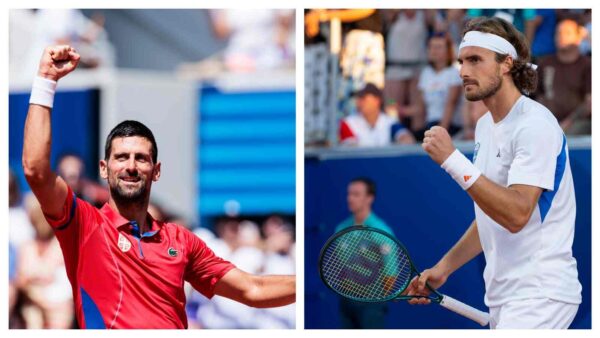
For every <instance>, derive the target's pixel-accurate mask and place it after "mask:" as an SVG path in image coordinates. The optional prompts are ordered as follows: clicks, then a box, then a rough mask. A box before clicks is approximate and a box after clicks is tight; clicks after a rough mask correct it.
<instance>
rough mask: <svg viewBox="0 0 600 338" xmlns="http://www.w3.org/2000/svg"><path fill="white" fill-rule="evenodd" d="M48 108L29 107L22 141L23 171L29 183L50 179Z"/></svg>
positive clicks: (33, 105) (50, 134)
mask: <svg viewBox="0 0 600 338" xmlns="http://www.w3.org/2000/svg"><path fill="white" fill-rule="evenodd" d="M50 111H51V109H50V108H49V107H44V106H40V105H37V104H31V105H29V111H28V112H27V119H26V121H25V131H24V139H23V170H24V172H25V177H27V180H28V181H30V182H40V181H44V180H47V179H49V178H50V175H51V169H50V146H51V138H52V133H51V127H50Z"/></svg>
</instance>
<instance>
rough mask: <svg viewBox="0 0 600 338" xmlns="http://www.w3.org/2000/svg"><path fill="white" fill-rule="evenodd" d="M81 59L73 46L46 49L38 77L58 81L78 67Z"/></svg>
mask: <svg viewBox="0 0 600 338" xmlns="http://www.w3.org/2000/svg"><path fill="white" fill-rule="evenodd" d="M80 58H81V56H80V55H79V54H77V52H76V51H75V48H73V47H71V46H67V45H63V46H52V47H46V49H45V50H44V54H42V59H41V60H40V67H39V68H38V76H40V77H43V78H46V79H49V80H53V81H58V80H59V79H60V78H62V77H63V76H65V75H67V74H69V73H70V72H72V71H73V70H74V69H75V68H76V67H77V64H78V63H79V59H80Z"/></svg>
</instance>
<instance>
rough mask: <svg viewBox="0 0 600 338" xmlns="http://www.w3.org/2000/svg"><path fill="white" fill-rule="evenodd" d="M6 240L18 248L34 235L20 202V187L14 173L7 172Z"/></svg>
mask: <svg viewBox="0 0 600 338" xmlns="http://www.w3.org/2000/svg"><path fill="white" fill-rule="evenodd" d="M8 208H9V209H8V241H9V243H10V244H11V245H12V246H14V247H15V249H18V248H19V247H20V246H21V245H22V244H23V243H25V242H28V241H30V240H32V239H33V238H34V237H35V229H34V228H33V226H32V225H31V222H30V221H29V216H28V215H27V211H26V210H25V208H24V207H23V204H22V203H21V189H20V187H19V182H18V179H17V176H16V175H15V173H14V172H13V171H12V170H10V169H9V172H8Z"/></svg>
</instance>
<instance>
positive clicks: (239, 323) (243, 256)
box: [192, 217, 264, 329]
mask: <svg viewBox="0 0 600 338" xmlns="http://www.w3.org/2000/svg"><path fill="white" fill-rule="evenodd" d="M240 223H241V222H240V220H239V219H238V218H235V217H224V218H222V219H220V220H218V221H217V224H216V226H215V230H216V233H217V237H218V238H213V239H212V240H211V241H210V245H211V249H212V250H213V251H214V252H215V254H216V255H218V256H219V257H222V258H223V259H226V260H228V261H230V262H232V263H233V264H235V265H236V266H237V267H238V268H240V269H243V270H244V271H247V272H248V273H252V274H258V273H261V271H262V262H263V260H264V256H263V253H262V251H261V250H260V249H259V248H257V247H252V246H245V245H242V243H243V242H244V240H243V239H242V238H241V236H240ZM207 243H209V242H207ZM192 298H193V301H195V302H198V303H199V304H198V309H197V312H196V313H195V314H194V315H193V316H194V317H195V321H196V322H197V324H198V325H199V326H200V327H203V328H207V329H251V328H258V323H257V322H256V319H255V316H256V314H257V313H258V312H259V311H260V310H259V309H256V308H251V307H248V306H245V305H242V304H239V303H237V302H235V301H233V300H231V299H228V298H225V297H221V296H214V297H213V298H212V299H211V300H210V301H209V300H208V299H207V298H205V297H204V296H202V295H201V294H199V293H198V292H197V291H194V292H193V295H192Z"/></svg>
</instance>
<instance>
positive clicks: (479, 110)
mask: <svg viewBox="0 0 600 338" xmlns="http://www.w3.org/2000/svg"><path fill="white" fill-rule="evenodd" d="M487 112H488V109H487V107H486V106H485V104H484V103H483V101H469V100H467V101H466V102H464V104H463V109H462V110H461V114H462V116H463V128H462V130H461V131H460V132H458V133H457V134H456V135H454V137H453V139H455V140H474V139H475V126H476V125H477V121H478V120H479V118H480V117H482V116H483V115H485V113H487Z"/></svg>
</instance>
